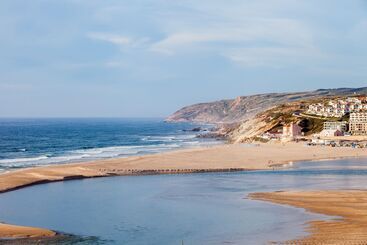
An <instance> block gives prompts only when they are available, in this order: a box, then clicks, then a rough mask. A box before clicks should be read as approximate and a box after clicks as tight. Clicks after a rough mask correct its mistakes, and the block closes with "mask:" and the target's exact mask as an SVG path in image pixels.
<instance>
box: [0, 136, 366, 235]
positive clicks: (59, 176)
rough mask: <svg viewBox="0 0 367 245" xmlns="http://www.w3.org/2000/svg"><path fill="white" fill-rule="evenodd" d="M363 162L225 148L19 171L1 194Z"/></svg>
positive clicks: (277, 147) (336, 155)
mask: <svg viewBox="0 0 367 245" xmlns="http://www.w3.org/2000/svg"><path fill="white" fill-rule="evenodd" d="M305 148H310V149H311V148H312V150H305ZM359 157H361V158H362V157H367V152H366V151H364V149H353V148H332V147H321V146H312V147H310V146H304V145H303V144H302V143H287V144H257V145H256V146H255V145H254V146H252V145H251V146H250V145H248V144H233V145H226V144H223V145H218V146H212V147H205V148H193V149H181V150H177V151H170V152H164V153H158V154H154V155H144V156H133V157H127V158H116V159H106V160H99V161H92V162H85V163H70V164H58V165H49V166H42V167H33V168H26V169H21V170H15V171H11V172H7V173H2V174H0V193H5V192H9V191H14V190H17V189H21V188H25V187H29V186H33V185H37V184H45V183H51V182H56V181H67V180H76V179H84V178H97V177H112V176H131V175H153V174H154V175H156V174H189V173H206V172H235V171H254V170H273V169H275V168H278V167H284V165H286V164H288V163H293V162H302V161H320V160H325V159H329V160H332V159H342V158H359ZM32 229H33V230H32ZM4 231H7V232H8V233H9V232H10V233H11V234H12V235H11V236H9V234H10V233H9V234H8V236H4V235H3V234H5V233H3V232H4ZM35 231H37V232H35ZM27 232H28V233H27ZM45 234H46V235H45ZM47 236H57V232H54V231H51V230H47V229H42V228H32V227H23V226H16V225H7V224H1V225H0V239H4V238H5V237H6V238H21V237H25V238H27V237H40V238H42V237H47Z"/></svg>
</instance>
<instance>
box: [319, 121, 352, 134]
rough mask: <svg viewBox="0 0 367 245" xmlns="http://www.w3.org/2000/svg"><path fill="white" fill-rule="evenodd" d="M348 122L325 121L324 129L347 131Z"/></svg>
mask: <svg viewBox="0 0 367 245" xmlns="http://www.w3.org/2000/svg"><path fill="white" fill-rule="evenodd" d="M347 125H348V122H346V121H343V122H324V130H334V131H335V130H340V131H341V132H346V131H347Z"/></svg>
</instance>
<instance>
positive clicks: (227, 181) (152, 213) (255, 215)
mask: <svg viewBox="0 0 367 245" xmlns="http://www.w3.org/2000/svg"><path fill="white" fill-rule="evenodd" d="M365 165H366V159H349V160H346V159H344V160H333V161H323V162H305V163H300V164H295V165H294V166H293V167H292V168H289V169H285V170H275V171H252V172H238V173H205V174H187V175H166V176H165V175H157V176H123V177H113V178H97V179H84V180H73V181H66V182H58V183H49V184H43V185H38V186H32V187H28V188H25V189H21V190H17V191H14V192H9V193H4V194H1V195H0V219H1V220H2V221H4V222H7V223H11V224H21V225H27V226H37V227H45V228H49V229H52V230H56V231H62V232H65V233H67V234H75V235H76V236H69V237H67V236H65V237H64V238H65V239H66V240H64V242H65V243H64V244H88V243H89V244H90V242H91V240H88V239H94V240H93V244H133V245H134V244H181V243H182V241H184V244H224V243H228V244H243V243H244V242H246V244H265V243H267V242H268V241H284V240H291V239H294V238H295V237H301V236H305V235H307V233H306V232H305V231H304V230H303V229H304V228H305V224H306V223H307V222H308V221H311V220H316V219H317V220H320V219H327V218H328V217H326V216H323V215H316V214H311V213H308V212H305V211H304V210H302V209H298V208H291V207H288V206H281V205H275V204H271V203H265V202H261V201H254V200H249V199H247V198H246V197H247V195H248V194H249V193H253V192H270V191H279V190H317V189H340V188H341V189H362V188H364V187H365V186H366V184H367V180H366V179H367V178H365V177H366V175H367V171H366V169H365ZM24 204H26V205H24ZM83 239H84V240H83ZM85 239H86V240H85ZM9 242H10V241H9ZM11 242H15V241H11ZM52 242H53V241H51V240H49V241H47V243H46V244H52ZM66 242H67V243H66ZM13 244H14V243H13ZM57 244H63V243H61V242H60V240H59V243H57Z"/></svg>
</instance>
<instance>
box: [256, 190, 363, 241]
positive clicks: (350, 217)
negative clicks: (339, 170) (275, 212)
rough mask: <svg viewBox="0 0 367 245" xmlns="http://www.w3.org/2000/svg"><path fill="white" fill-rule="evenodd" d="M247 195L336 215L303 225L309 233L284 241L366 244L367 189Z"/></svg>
mask: <svg viewBox="0 0 367 245" xmlns="http://www.w3.org/2000/svg"><path fill="white" fill-rule="evenodd" d="M249 197H250V198H252V199H256V200H263V201H270V202H274V203H278V204H287V205H292V206H295V207H300V208H304V209H306V210H309V211H311V212H315V213H321V214H327V215H331V216H338V217H340V218H338V219H332V220H327V221H322V220H318V221H312V222H310V223H309V224H308V228H307V230H308V231H309V232H310V235H309V236H307V237H304V238H300V239H297V240H292V241H287V242H284V243H285V244H367V191H362V190H345V191H343V190H338V191H334V190H332V191H307V192H295V191H294V192H293V191H291V192H288V191H287V192H273V193H253V194H250V195H249Z"/></svg>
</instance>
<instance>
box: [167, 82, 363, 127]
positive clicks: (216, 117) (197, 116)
mask: <svg viewBox="0 0 367 245" xmlns="http://www.w3.org/2000/svg"><path fill="white" fill-rule="evenodd" d="M366 93H367V87H365V88H338V89H319V90H316V91H310V92H299V93H269V94H258V95H251V96H240V97H237V98H236V99H232V100H221V101H215V102H211V103H201V104H195V105H191V106H187V107H184V108H182V109H180V110H178V111H177V112H175V113H174V114H172V115H171V116H169V117H168V118H167V119H166V121H168V122H202V123H236V122H243V121H246V120H249V119H254V117H255V116H256V115H257V114H258V113H260V112H263V111H266V110H268V109H270V108H272V107H274V106H277V105H281V104H286V103H290V102H295V101H301V100H311V99H318V98H322V97H328V96H348V95H354V94H366Z"/></svg>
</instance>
